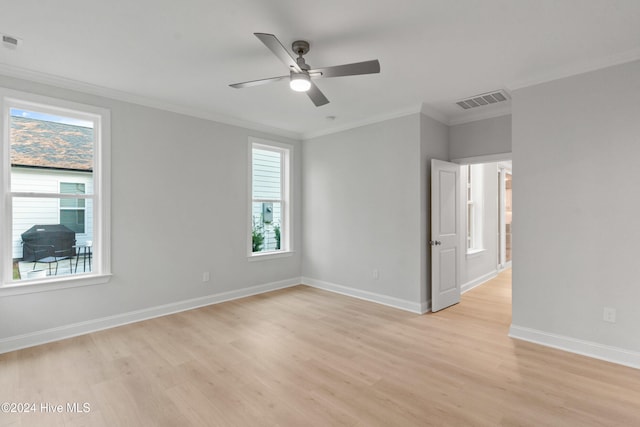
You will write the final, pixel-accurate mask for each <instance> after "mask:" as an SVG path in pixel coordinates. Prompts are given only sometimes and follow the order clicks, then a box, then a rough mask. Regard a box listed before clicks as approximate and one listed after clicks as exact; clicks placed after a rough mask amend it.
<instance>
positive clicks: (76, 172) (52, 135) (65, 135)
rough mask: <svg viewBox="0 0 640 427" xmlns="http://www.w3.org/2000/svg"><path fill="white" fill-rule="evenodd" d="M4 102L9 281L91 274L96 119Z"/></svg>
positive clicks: (93, 116) (44, 106) (97, 120)
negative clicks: (8, 171)
mask: <svg viewBox="0 0 640 427" xmlns="http://www.w3.org/2000/svg"><path fill="white" fill-rule="evenodd" d="M8 104H9V106H10V108H8V109H7V108H5V110H4V111H5V112H8V118H7V119H8V124H9V133H8V145H9V147H8V148H9V150H8V153H9V163H10V195H9V196H10V197H9V206H10V212H11V215H10V219H9V221H10V229H11V235H10V237H11V248H10V255H11V262H12V264H13V275H12V279H13V281H23V280H27V279H29V280H30V279H34V280H35V279H41V278H48V277H52V276H56V277H62V276H68V275H76V274H83V273H91V272H92V270H93V269H94V264H93V263H92V258H93V257H95V256H96V254H95V253H94V251H95V248H94V247H93V241H94V240H95V236H94V230H95V227H96V224H97V222H96V221H97V220H98V219H99V216H98V215H97V214H96V212H94V205H95V201H96V198H97V195H96V194H95V192H94V172H95V158H96V153H95V150H96V125H97V124H98V123H99V119H100V118H99V117H96V116H95V115H92V114H86V117H83V114H82V113H77V112H73V113H70V114H66V111H65V110H63V109H57V108H56V107H55V106H46V105H43V106H37V105H30V104H28V103H21V102H19V101H14V102H8ZM5 114H6V113H5ZM5 123H7V121H5ZM5 152H6V151H5ZM98 255H99V254H98Z"/></svg>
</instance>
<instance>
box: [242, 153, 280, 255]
mask: <svg viewBox="0 0 640 427" xmlns="http://www.w3.org/2000/svg"><path fill="white" fill-rule="evenodd" d="M289 151H290V150H289V149H287V148H282V147H277V146H271V145H264V144H257V143H254V144H252V146H251V182H252V190H251V191H252V198H251V253H252V254H257V253H262V252H275V251H285V250H288V242H289V233H288V230H289V228H288V223H287V219H288V217H287V207H288V164H289Z"/></svg>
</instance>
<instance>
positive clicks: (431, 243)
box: [429, 240, 442, 246]
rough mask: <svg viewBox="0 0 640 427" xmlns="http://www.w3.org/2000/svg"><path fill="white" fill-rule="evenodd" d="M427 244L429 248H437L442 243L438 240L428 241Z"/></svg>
mask: <svg viewBox="0 0 640 427" xmlns="http://www.w3.org/2000/svg"><path fill="white" fill-rule="evenodd" d="M429 244H430V245H431V246H438V245H441V244H442V242H441V241H440V240H429Z"/></svg>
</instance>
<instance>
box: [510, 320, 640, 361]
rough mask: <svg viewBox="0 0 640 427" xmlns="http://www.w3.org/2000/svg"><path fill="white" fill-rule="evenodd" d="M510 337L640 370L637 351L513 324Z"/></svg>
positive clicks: (639, 359)
mask: <svg viewBox="0 0 640 427" xmlns="http://www.w3.org/2000/svg"><path fill="white" fill-rule="evenodd" d="M509 336H510V337H511V338H516V339H519V340H523V341H529V342H532V343H536V344H540V345H544V346H547V347H553V348H557V349H559V350H564V351H568V352H571V353H576V354H581V355H583V356H588V357H593V358H594V359H600V360H605V361H607V362H612V363H617V364H619V365H624V366H629V367H631V368H636V369H640V353H638V352H635V351H631V350H626V349H623V348H618V347H611V346H608V345H603V344H598V343H595V342H591V341H584V340H580V339H577V338H571V337H567V336H563V335H557V334H552V333H548V332H543V331H539V330H536V329H530V328H524V327H521V326H517V325H513V324H512V325H511V328H510V329H509Z"/></svg>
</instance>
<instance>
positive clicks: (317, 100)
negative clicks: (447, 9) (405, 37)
mask: <svg viewBox="0 0 640 427" xmlns="http://www.w3.org/2000/svg"><path fill="white" fill-rule="evenodd" d="M253 34H254V35H255V36H256V37H257V38H259V39H260V41H261V42H262V43H264V45H265V46H267V47H268V48H269V50H271V52H273V53H274V54H275V55H276V56H277V57H278V58H279V59H280V60H281V61H282V62H284V63H285V64H286V65H287V66H288V67H289V75H287V76H278V77H271V78H268V79H260V80H252V81H249V82H242V83H234V84H232V85H229V86H231V87H233V88H236V89H239V88H243V87H251V86H258V85H263V84H267V83H274V82H278V81H280V80H285V79H289V86H290V87H291V89H293V90H295V91H296V92H306V93H307V95H308V96H309V98H311V101H313V103H314V104H315V106H316V107H320V106H322V105H325V104H328V103H329V100H328V99H327V97H326V96H324V94H323V93H322V92H320V89H318V86H316V85H315V84H314V83H313V82H312V81H311V79H317V78H325V77H342V76H355V75H358V74H374V73H379V72H380V63H379V62H378V60H377V59H375V60H372V61H364V62H355V63H352V64H344V65H336V66H334V67H325V68H314V69H311V67H310V66H309V65H307V63H306V62H305V60H304V57H303V56H304V55H305V54H306V53H307V52H309V42H306V41H304V40H297V41H295V42H293V44H292V45H291V49H292V50H293V52H294V53H295V54H296V55H298V57H297V58H295V59H294V58H293V56H291V54H289V52H288V51H287V49H285V47H284V46H283V45H282V43H280V40H278V39H277V38H276V36H274V35H273V34H265V33H253Z"/></svg>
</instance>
